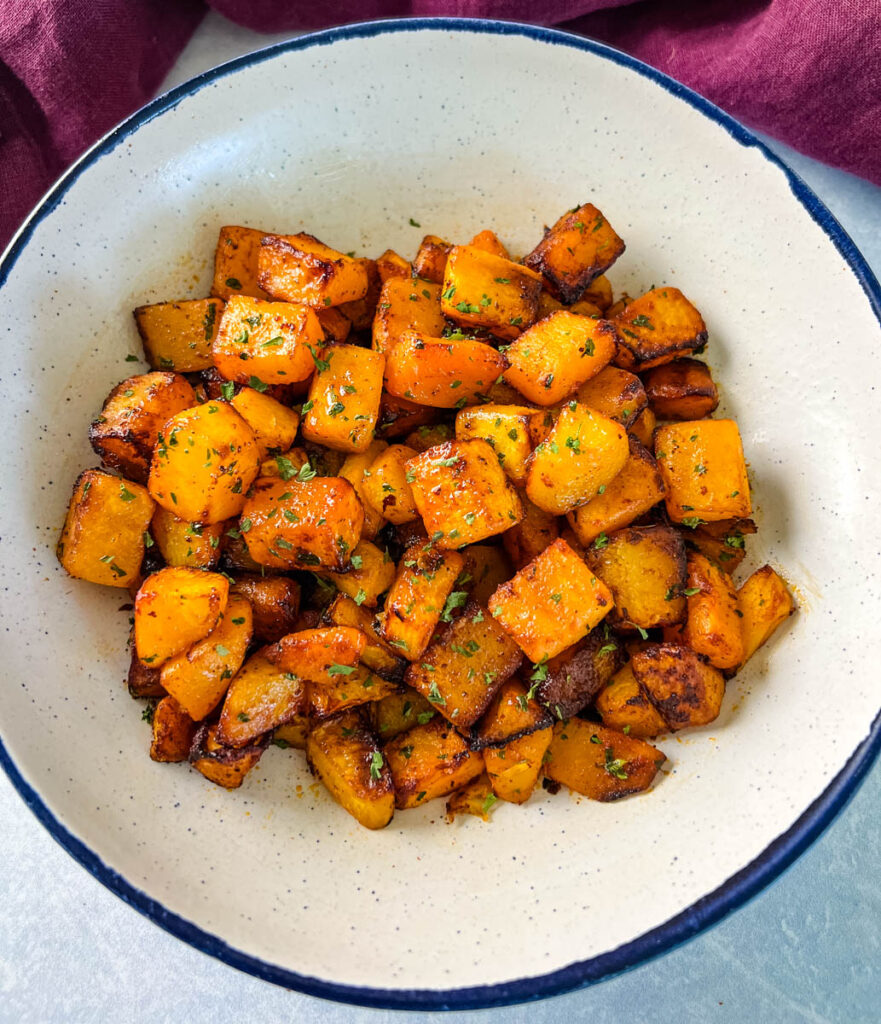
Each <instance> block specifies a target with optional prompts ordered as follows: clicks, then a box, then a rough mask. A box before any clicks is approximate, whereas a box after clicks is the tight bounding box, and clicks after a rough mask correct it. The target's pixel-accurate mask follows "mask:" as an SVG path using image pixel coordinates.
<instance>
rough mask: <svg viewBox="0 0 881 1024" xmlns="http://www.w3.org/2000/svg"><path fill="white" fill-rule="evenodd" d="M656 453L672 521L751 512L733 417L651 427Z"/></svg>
mask: <svg viewBox="0 0 881 1024" xmlns="http://www.w3.org/2000/svg"><path fill="white" fill-rule="evenodd" d="M655 458H656V459H657V460H658V466H659V467H660V470H661V476H662V477H663V480H664V487H665V490H666V496H665V499H664V500H665V502H666V505H667V515H669V517H670V518H671V519H672V520H673V522H674V523H683V524H684V525H685V526H692V527H693V526H699V525H700V523H701V521H705V522H708V523H709V522H718V520H720V519H736V518H739V517H747V516H749V515H750V513H751V512H752V504H751V503H750V495H749V480H748V478H747V475H746V460H745V459H744V457H743V445H742V443H741V440H740V431H739V430H738V429H737V424H736V423H735V422H734V420H694V421H690V422H685V423H671V424H669V425H667V426H664V427H658V429H657V430H656V431H655Z"/></svg>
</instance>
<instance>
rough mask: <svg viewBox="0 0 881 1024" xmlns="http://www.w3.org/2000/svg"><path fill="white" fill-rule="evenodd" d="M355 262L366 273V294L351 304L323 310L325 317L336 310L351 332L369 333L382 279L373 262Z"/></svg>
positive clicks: (360, 259) (359, 260)
mask: <svg viewBox="0 0 881 1024" xmlns="http://www.w3.org/2000/svg"><path fill="white" fill-rule="evenodd" d="M357 262H358V263H360V264H361V265H362V266H363V267H364V269H365V270H366V272H367V291H366V293H365V294H364V296H363V297H362V298H360V299H354V300H353V301H352V302H344V303H342V305H340V306H330V307H328V308H326V309H325V310H324V314H325V316H327V315H329V314H330V312H331V310H332V309H336V310H337V311H338V312H339V313H341V314H342V315H344V316H345V317H346V319H347V320H349V321H350V322H351V324H352V330H353V331H369V330H370V329H371V327H372V326H373V319H374V317H375V316H376V307H377V306H378V305H379V293H380V292H381V291H382V278H381V277H380V276H379V267H378V266H377V265H376V261H375V260H368V259H364V258H359V259H358V260H357Z"/></svg>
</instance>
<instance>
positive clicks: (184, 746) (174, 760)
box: [150, 697, 196, 764]
mask: <svg viewBox="0 0 881 1024" xmlns="http://www.w3.org/2000/svg"><path fill="white" fill-rule="evenodd" d="M151 724H152V726H153V740H152V742H151V744H150V757H151V759H152V760H154V761H159V762H162V763H165V764H179V763H180V762H181V761H186V760H187V758H188V757H189V756H190V748H191V747H192V745H193V737H194V736H195V735H196V723H195V722H194V721H193V720H192V718H190V716H189V715H188V714H187V713H186V711H184V709H183V708H182V707H181V706H180V704H178V702H177V701H176V700H175V699H174V697H163V698H162V700H160V701H159V703H158V704H157V705H156V707H155V708H153V721H152V723H151Z"/></svg>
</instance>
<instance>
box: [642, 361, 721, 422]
mask: <svg viewBox="0 0 881 1024" xmlns="http://www.w3.org/2000/svg"><path fill="white" fill-rule="evenodd" d="M643 385H644V386H645V393H646V395H647V397H648V400H649V404H650V405H651V407H652V409H653V411H654V413H655V415H656V416H658V417H660V418H661V419H662V420H699V419H703V417H704V416H709V415H710V413H711V412H713V411H714V410H715V408H716V406H717V405H718V404H719V392H718V391H717V389H716V385H715V383H714V382H713V377H712V374H711V373H710V368H709V366H707V364H706V363H702V362H700V361H699V360H697V359H676V360H674V361H673V362H672V363H663V364H662V365H661V366H656V367H655V368H654V369H652V370H648V371H647V373H646V374H645V377H644V378H643Z"/></svg>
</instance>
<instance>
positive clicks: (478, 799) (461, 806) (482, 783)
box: [447, 772, 498, 822]
mask: <svg viewBox="0 0 881 1024" xmlns="http://www.w3.org/2000/svg"><path fill="white" fill-rule="evenodd" d="M496 803H498V797H496V795H495V794H494V793H493V790H492V784H491V783H490V781H489V776H488V775H487V774H486V772H484V773H483V774H482V775H478V776H477V778H476V779H472V780H471V782H469V783H468V785H467V786H463V787H462V788H461V789H457V790H456V792H455V793H453V794H452V796H451V797H450V799H449V800H447V821H450V822H451V821H453V820H454V819H455V818H456V816H457V815H459V814H473V815H474V816H475V817H476V818H481V819H482V820H483V821H489V811H490V808H491V807H492V806H493V804H496Z"/></svg>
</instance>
